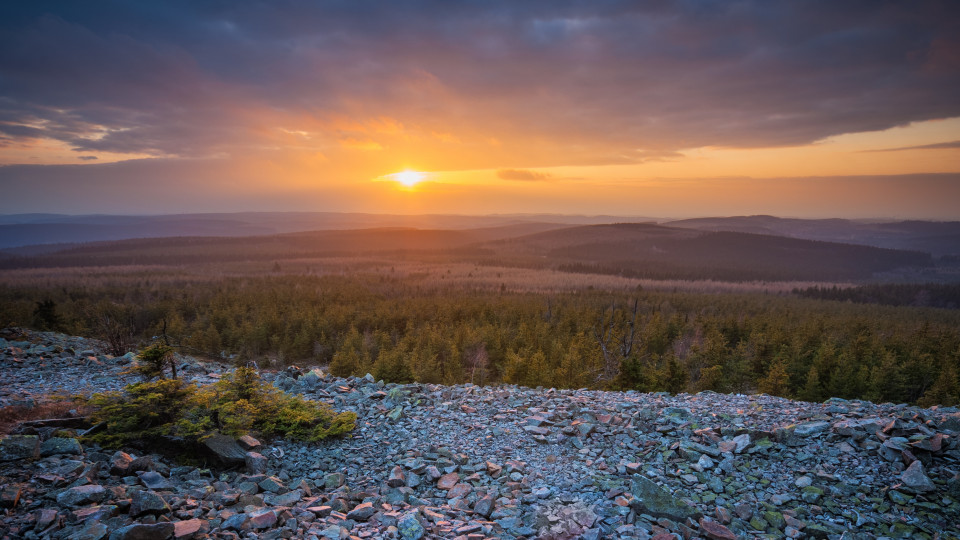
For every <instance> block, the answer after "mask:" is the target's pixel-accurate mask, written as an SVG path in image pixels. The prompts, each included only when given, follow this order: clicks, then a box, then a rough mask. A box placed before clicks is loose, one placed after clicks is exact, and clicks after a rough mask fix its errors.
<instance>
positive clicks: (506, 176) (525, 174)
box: [497, 169, 553, 182]
mask: <svg viewBox="0 0 960 540" xmlns="http://www.w3.org/2000/svg"><path fill="white" fill-rule="evenodd" d="M497 178H499V179H501V180H521V181H525V182H542V181H544V180H551V179H553V175H552V174H548V173H542V172H537V171H528V170H526V169H500V170H498V171H497Z"/></svg>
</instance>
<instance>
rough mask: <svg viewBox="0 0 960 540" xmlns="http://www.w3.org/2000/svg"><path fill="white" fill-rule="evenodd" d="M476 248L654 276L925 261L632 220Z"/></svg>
mask: <svg viewBox="0 0 960 540" xmlns="http://www.w3.org/2000/svg"><path fill="white" fill-rule="evenodd" d="M483 247H485V248H486V250H487V254H488V255H489V256H490V257H491V259H493V260H498V261H500V262H502V263H504V264H518V265H529V266H539V267H543V266H548V267H553V268H557V269H561V270H567V271H575V272H590V273H605V274H617V275H623V276H628V277H644V278H655V279H718V280H727V281H741V280H791V279H799V280H839V279H868V278H870V277H871V276H873V275H874V274H876V273H878V272H886V271H890V270H893V269H897V268H903V267H919V268H924V267H929V266H931V265H932V264H933V260H932V258H931V256H930V255H929V254H926V253H921V252H918V251H904V250H892V249H883V248H876V247H870V246H863V245H851V244H840V243H834V242H820V241H812V240H801V239H796V238H786V237H782V236H770V235H761V234H750V233H739V232H725V231H723V232H708V231H698V230H691V229H687V228H677V227H666V226H661V225H654V224H634V223H629V224H613V225H590V226H581V227H572V228H565V229H558V230H553V231H547V232H542V233H537V234H533V235H528V236H524V237H520V238H512V239H506V240H499V241H493V242H488V243H487V244H485V245H484V246H483Z"/></svg>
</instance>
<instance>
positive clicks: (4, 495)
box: [0, 484, 23, 508]
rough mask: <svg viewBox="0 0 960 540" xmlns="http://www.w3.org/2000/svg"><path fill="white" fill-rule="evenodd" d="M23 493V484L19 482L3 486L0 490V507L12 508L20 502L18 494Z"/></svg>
mask: <svg viewBox="0 0 960 540" xmlns="http://www.w3.org/2000/svg"><path fill="white" fill-rule="evenodd" d="M22 493H23V486H22V485H20V484H10V485H6V486H3V489H2V490H0V507H2V508H13V507H15V506H17V504H18V503H19V502H20V495H21V494H22Z"/></svg>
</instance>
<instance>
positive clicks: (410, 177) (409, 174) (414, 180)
mask: <svg viewBox="0 0 960 540" xmlns="http://www.w3.org/2000/svg"><path fill="white" fill-rule="evenodd" d="M390 176H391V177H393V179H394V180H396V181H397V182H400V183H401V184H403V185H405V186H407V187H413V186H415V185H417V184H419V183H420V182H422V181H423V179H424V178H426V175H425V174H423V173H420V172H417V171H403V172H398V173H393V174H391V175H390Z"/></svg>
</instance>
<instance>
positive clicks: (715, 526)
mask: <svg viewBox="0 0 960 540" xmlns="http://www.w3.org/2000/svg"><path fill="white" fill-rule="evenodd" d="M700 529H702V530H703V532H704V533H705V534H706V535H707V538H712V539H713V540H737V535H736V534H734V533H733V531H731V530H730V529H728V528H726V527H724V526H723V525H721V524H719V523H717V522H716V521H713V520H712V519H707V518H700Z"/></svg>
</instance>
